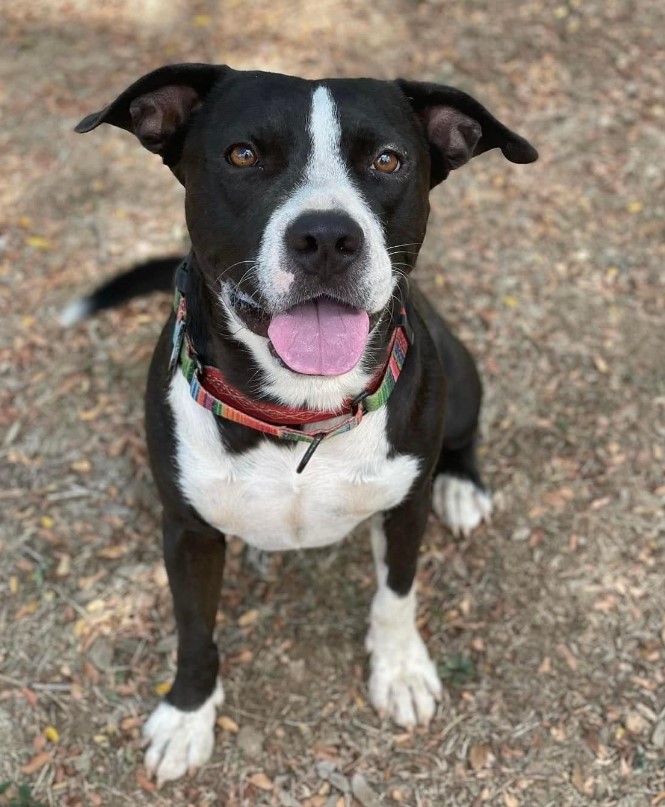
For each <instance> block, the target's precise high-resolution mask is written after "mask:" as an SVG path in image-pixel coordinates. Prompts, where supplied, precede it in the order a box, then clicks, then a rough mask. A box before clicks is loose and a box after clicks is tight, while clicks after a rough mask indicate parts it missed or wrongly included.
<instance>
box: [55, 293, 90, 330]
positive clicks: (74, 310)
mask: <svg viewBox="0 0 665 807" xmlns="http://www.w3.org/2000/svg"><path fill="white" fill-rule="evenodd" d="M91 313H92V303H91V301H90V300H89V299H88V298H87V297H81V298H80V299H78V300H73V301H72V302H71V303H69V305H68V306H67V307H66V308H65V309H64V310H63V311H61V312H60V316H59V317H58V322H59V323H60V325H62V327H63V328H71V327H72V325H76V323H77V322H81V321H82V320H84V319H85V318H86V317H87V316H88V315H89V314H91Z"/></svg>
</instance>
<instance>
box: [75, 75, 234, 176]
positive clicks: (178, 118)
mask: <svg viewBox="0 0 665 807" xmlns="http://www.w3.org/2000/svg"><path fill="white" fill-rule="evenodd" d="M229 71H230V68H228V67H226V66H224V65H212V64H172V65H167V66H166V67H160V68H159V69H157V70H154V71H153V72H152V73H148V74H147V75H145V76H143V77H142V78H140V79H139V80H138V81H135V82H134V83H133V84H132V85H131V86H129V87H128V88H127V89H126V90H125V91H124V92H122V93H120V95H119V96H118V97H117V98H116V99H115V101H113V103H111V104H109V105H108V106H107V107H106V108H105V109H102V110H101V111H100V112H93V114H92V115H87V116H86V117H85V118H83V120H82V121H81V122H80V123H79V124H78V126H77V127H76V128H75V131H76V132H90V131H91V130H92V129H95V128H97V126H99V125H100V124H101V123H109V124H111V126H118V127H119V128H121V129H126V130H127V131H128V132H132V133H133V134H135V135H136V137H137V138H138V139H139V141H140V143H141V145H142V146H145V148H147V149H148V151H152V152H154V153H155V154H161V155H162V157H163V158H164V162H166V163H167V164H172V163H173V162H174V155H173V154H167V152H168V151H169V143H170V141H171V140H172V138H173V136H174V135H175V134H176V132H177V131H178V130H179V129H180V128H181V127H182V125H183V124H184V123H186V122H187V120H188V118H189V116H190V115H191V114H192V112H194V110H196V109H197V108H198V107H199V106H200V105H201V103H202V102H203V100H204V98H205V97H206V95H207V94H208V93H209V92H210V90H211V88H212V87H213V85H214V84H215V83H216V82H217V81H219V80H220V79H221V78H222V76H223V75H224V74H225V73H227V72H229ZM168 157H170V158H171V159H168Z"/></svg>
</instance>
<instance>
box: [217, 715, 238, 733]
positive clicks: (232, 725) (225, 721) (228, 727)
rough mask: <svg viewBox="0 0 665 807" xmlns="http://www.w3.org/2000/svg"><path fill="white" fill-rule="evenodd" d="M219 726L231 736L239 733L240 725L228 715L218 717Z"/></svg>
mask: <svg viewBox="0 0 665 807" xmlns="http://www.w3.org/2000/svg"><path fill="white" fill-rule="evenodd" d="M217 725H218V726H219V727H220V728H221V729H223V730H224V731H228V732H229V733H230V734H237V733H238V724H237V723H236V721H235V720H232V719H231V718H230V717H228V715H221V717H218V718H217Z"/></svg>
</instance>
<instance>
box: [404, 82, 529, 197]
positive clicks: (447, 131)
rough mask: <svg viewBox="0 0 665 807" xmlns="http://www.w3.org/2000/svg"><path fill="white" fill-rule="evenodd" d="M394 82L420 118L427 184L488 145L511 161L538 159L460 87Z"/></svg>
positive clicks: (527, 145) (526, 145)
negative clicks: (429, 169) (428, 155)
mask: <svg viewBox="0 0 665 807" xmlns="http://www.w3.org/2000/svg"><path fill="white" fill-rule="evenodd" d="M396 84H397V86H398V87H399V88H400V89H401V90H402V92H403V93H404V95H406V97H407V99H408V101H409V103H410V104H411V106H412V107H413V110H414V112H415V113H416V115H417V116H418V118H419V119H420V121H421V124H422V126H423V128H424V131H425V136H426V138H427V140H428V142H429V144H430V153H431V157H432V175H431V182H430V187H434V186H435V185H438V184H439V182H442V181H443V180H444V179H445V178H446V177H447V176H448V174H449V173H450V172H451V171H452V170H454V169H455V168H459V167H460V166H462V165H464V164H465V163H467V162H468V161H469V160H470V159H471V158H472V157H477V156H478V155H479V154H482V153H483V152H484V151H489V150H490V149H494V148H500V149H501V151H502V152H503V156H504V157H505V158H506V159H507V160H510V162H513V163H532V162H534V160H537V159H538V152H537V151H536V149H535V148H534V147H533V146H532V145H531V143H529V142H528V141H527V140H525V139H524V138H523V137H521V136H520V135H518V134H516V133H515V132H511V130H510V129H508V127H507V126H504V125H503V123H501V121H498V120H497V119H496V118H495V117H494V116H493V115H492V114H491V113H490V112H488V111H487V110H486V109H485V107H484V106H483V105H482V104H481V103H479V102H478V101H476V99H475V98H472V97H471V96H470V95H467V94H466V93H465V92H462V90H458V89H456V88H455V87H447V86H445V85H443V84H428V83H423V82H419V81H405V80H404V79H397V81H396Z"/></svg>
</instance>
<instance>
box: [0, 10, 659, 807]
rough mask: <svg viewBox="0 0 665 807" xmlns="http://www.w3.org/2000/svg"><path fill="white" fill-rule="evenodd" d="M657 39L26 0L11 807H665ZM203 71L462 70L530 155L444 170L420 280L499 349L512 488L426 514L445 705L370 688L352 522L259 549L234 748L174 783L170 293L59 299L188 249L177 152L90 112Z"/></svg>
mask: <svg viewBox="0 0 665 807" xmlns="http://www.w3.org/2000/svg"><path fill="white" fill-rule="evenodd" d="M663 31H665V5H664V4H663V3H662V0H642V1H641V2H637V0H635V1H634V2H631V0H607V2H605V1H604V0H585V1H584V2H582V0H561V2H557V3H550V2H546V0H530V1H529V2H524V3H508V2H505V3H497V2H490V1H489V0H473V1H470V2H464V3H462V2H457V3H455V2H445V0H432V2H416V0H379V2H377V3H374V4H372V5H370V4H368V3H366V2H363V0H316V1H315V2H314V0H298V1H296V0H259V2H252V3H249V2H244V3H243V2H239V1H238V0H227V1H226V2H222V1H221V0H219V1H218V2H213V0H210V1H209V2H206V0H201V1H200V2H191V3H186V2H185V1H184V0H182V2H181V3H180V4H179V3H178V2H168V0H162V2H160V0H147V1H146V2H144V3H132V2H130V0H109V1H108V2H104V3H93V2H85V0H49V1H47V0H44V2H37V0H32V2H29V1H28V0H26V1H25V2H23V3H22V4H18V3H3V4H2V11H0V37H1V44H2V47H1V51H0V105H1V109H2V126H1V128H0V151H1V153H2V182H1V183H0V210H1V213H0V215H1V216H2V221H1V224H0V305H1V311H2V317H1V318H0V339H1V341H0V372H1V373H2V382H1V409H0V424H1V425H2V432H1V433H0V453H1V456H2V460H3V463H2V468H1V471H0V473H1V474H2V476H1V486H0V503H1V507H2V516H3V517H2V533H1V534H0V637H1V639H0V642H1V643H0V791H2V790H3V786H6V787H4V795H0V804H3V803H4V804H14V805H23V807H29V806H30V805H33V807H34V805H36V804H44V805H45V804H48V805H66V806H67V807H75V805H95V806H96V805H108V806H109V807H115V805H171V804H182V805H192V807H203V806H204V805H208V806H211V805H223V806H224V807H227V805H228V807H235V806H236V805H273V806H275V805H276V806H277V807H298V806H299V805H301V806H302V807H342V805H344V806H345V807H350V805H352V804H353V805H356V806H357V805H359V804H360V805H363V807H374V805H378V804H382V805H390V806H391V807H394V806H395V805H409V807H426V806H428V805H433V806H434V805H436V806H437V807H439V806H440V807H457V806H458V805H459V807H472V806H473V807H477V806H478V805H484V804H487V805H491V806H492V807H493V806H494V805H499V807H564V805H571V806H572V805H587V804H597V805H606V806H608V807H609V805H612V806H614V805H620V807H647V805H658V804H661V803H662V804H665V664H664V659H665V565H664V561H665V557H664V555H665V552H664V548H665V547H664V543H665V541H664V539H665V515H664V507H663V504H664V499H665V474H663V468H664V464H665V463H664V460H665V343H664V342H663V334H664V333H665V294H664V288H663V285H664V284H663V277H664V274H663V269H662V264H663V261H664V260H665V238H664V236H665V224H664V222H665V80H664V77H665V48H664V47H663V38H662V37H663ZM186 60H192V61H208V60H210V61H217V62H228V63H229V64H231V65H232V66H235V67H239V68H249V67H254V68H261V69H269V70H276V71H281V72H290V73H298V74H304V75H306V76H309V77H316V76H320V75H343V76H352V75H363V74H365V75H374V76H378V77H386V78H391V77H395V76H397V75H404V76H409V77H412V78H422V79H429V80H438V81H442V82H445V83H451V84H456V85H458V86H461V87H462V88H464V89H466V90H467V91H469V92H471V93H473V94H474V95H475V96H477V97H478V98H479V99H481V100H482V101H483V102H485V103H486V104H487V105H488V106H490V107H491V108H492V110H493V111H494V112H495V113H496V114H497V115H498V116H499V117H500V118H502V119H504V120H505V121H506V122H507V123H508V124H509V125H510V126H512V127H513V128H515V129H517V130H518V131H519V132H521V133H522V134H524V135H526V136H527V137H528V138H529V139H530V140H531V141H532V142H533V143H534V144H536V145H537V147H538V148H539V150H540V153H541V159H540V160H539V162H537V163H535V164H534V165H531V166H515V165H512V164H510V163H507V162H506V161H504V160H502V159H501V156H500V155H499V154H498V153H495V152H492V153H490V154H486V155H484V156H482V157H481V158H479V159H478V160H475V161H474V163H473V164H471V165H469V166H467V167H465V168H464V169H463V170H462V171H459V172H456V173H455V174H454V175H453V176H451V178H450V179H449V180H448V181H447V182H446V183H445V185H444V186H443V187H440V188H438V189H437V190H436V191H434V193H433V197H432V208H433V211H432V217H431V220H430V227H429V234H428V240H427V242H426V249H425V251H424V253H423V255H422V258H421V261H420V264H419V268H418V272H417V274H418V276H419V277H420V280H421V282H422V284H423V285H424V286H425V287H426V288H427V289H428V290H429V291H430V293H431V294H432V295H433V297H434V298H435V299H436V301H437V304H438V305H439V307H440V309H441V310H442V311H443V312H444V313H445V314H446V316H447V317H448V318H449V320H450V321H451V323H453V325H454V327H455V328H456V330H457V332H458V333H460V334H461V335H462V336H463V338H464V339H465V340H466V341H467V343H468V344H469V345H470V346H471V347H472V349H473V352H474V353H475V355H476V357H477V358H478V362H479V365H480V367H481V368H482V373H483V377H484V381H485V386H486V391H487V392H486V402H487V403H486V409H485V418H484V443H483V447H482V453H483V464H484V472H485V477H486V479H487V481H488V483H489V484H490V485H491V487H492V489H493V491H494V494H495V503H496V517H495V519H494V521H493V524H492V526H491V527H489V528H483V529H482V530H480V531H479V532H477V533H476V534H475V535H474V536H473V537H472V538H470V539H468V540H462V541H454V540H453V539H452V538H451V536H450V535H448V534H446V533H445V532H444V531H443V529H442V528H441V527H440V526H439V525H438V524H437V523H436V522H435V521H434V520H432V522H431V524H430V526H429V530H428V534H427V541H426V546H425V548H424V551H423V554H422V563H421V570H420V575H419V579H420V591H421V596H420V604H421V608H420V614H421V617H420V621H421V627H422V630H423V632H424V634H425V636H426V638H427V641H428V644H429V647H430V649H431V651H432V653H433V655H434V657H435V658H436V659H438V661H439V664H440V670H441V673H442V675H443V676H444V679H445V682H446V693H445V698H444V702H443V704H442V707H441V708H440V710H439V713H438V715H437V717H436V719H435V720H434V722H433V724H432V725H431V727H430V728H429V730H428V731H425V730H418V731H416V733H415V734H413V735H409V734H406V733H404V732H402V731H400V730H398V729H396V728H395V726H393V725H391V724H388V723H381V721H380V720H379V719H378V718H377V716H376V715H375V714H374V712H373V711H372V709H371V707H370V705H369V704H368V702H367V691H366V684H365V680H366V673H367V670H366V658H365V655H364V652H363V641H362V640H363V636H364V632H365V629H366V622H367V613H368V606H369V602H370V599H371V596H372V592H373V585H374V582H373V576H372V569H371V561H370V551H369V546H368V540H367V536H366V534H365V532H364V531H363V530H359V531H358V533H357V534H356V535H354V536H352V537H351V538H350V539H349V540H347V541H346V542H345V543H344V544H343V545H341V546H339V547H336V548H334V549H332V550H326V551H313V552H309V553H305V554H294V555H286V556H281V557H277V556H276V557H274V559H273V561H272V566H271V568H270V570H269V572H268V574H267V575H266V576H265V578H263V579H262V578H261V577H260V576H258V575H257V574H256V572H255V571H253V570H252V569H250V568H248V567H247V566H246V564H245V563H244V562H243V554H242V546H241V545H240V544H239V542H234V543H233V544H232V546H231V558H230V561H229V566H228V572H227V575H226V581H225V586H224V589H223V593H222V598H221V601H220V608H219V639H220V646H221V648H222V672H223V676H224V681H225V686H226V690H227V701H226V703H225V705H224V707H223V709H222V711H221V713H220V715H221V716H220V720H219V727H218V732H217V744H216V748H215V752H214V756H213V758H212V761H211V763H210V764H208V765H207V766H206V767H205V768H204V770H203V771H201V772H200V773H199V774H197V775H196V776H195V777H194V778H192V779H188V780H184V781H182V782H180V783H177V784H174V785H170V786H167V787H165V788H163V789H162V790H161V791H159V792H158V791H155V790H154V786H153V785H152V783H151V782H148V781H147V780H146V778H145V775H144V772H143V770H142V767H141V751H140V744H141V743H140V726H141V724H142V722H143V720H144V718H145V717H146V715H147V714H148V713H149V711H150V710H151V709H152V708H153V707H154V706H155V704H156V703H157V701H158V699H159V694H160V693H163V692H164V691H165V689H167V688H168V683H169V680H170V678H171V676H172V674H173V671H174V660H175V659H174V655H175V653H174V651H175V641H174V636H173V631H174V626H173V619H172V612H171V605H170V598H169V595H168V590H167V585H166V578H165V573H164V571H163V569H162V563H161V556H160V546H159V527H158V524H159V506H158V502H157V497H156V493H155V490H154V487H153V484H152V482H151V479H150V476H149V473H148V470H147V463H146V452H145V448H144V436H143V426H142V394H143V384H144V379H145V375H146V369H147V364H148V360H149V356H150V352H151V350H152V347H153V344H154V342H155V339H156V336H157V333H158V331H159V329H160V325H161V323H162V321H163V319H164V317H165V315H166V312H167V310H168V306H169V301H168V300H167V299H165V298H159V299H158V298H153V299H145V300H141V301H137V302H136V303H135V304H132V305H130V306H127V307H126V308H124V309H122V310H119V311H115V312H112V313H110V314H107V315H104V316H99V317H97V318H95V319H94V320H92V321H89V322H87V323H85V324H83V325H81V326H78V327H77V328H75V329H72V330H69V331H62V330H61V329H60V328H59V326H58V324H57V321H56V316H57V313H58V311H59V310H60V309H61V308H62V307H63V305H64V304H65V303H66V302H67V301H68V300H70V299H71V298H72V297H73V296H76V295H80V294H81V293H83V292H85V291H87V290H89V289H90V288H91V287H92V286H93V285H94V284H95V283H96V282H97V281H99V280H100V279H101V278H104V277H107V276H109V275H110V274H112V273H113V272H115V271H116V270H118V269H119V268H120V267H122V266H125V265H128V264H130V263H131V262H133V261H134V260H136V259H140V258H143V257H146V256H152V255H162V254H166V253H172V252H177V251H178V250H180V249H181V247H182V244H183V242H184V226H183V217H182V212H181V207H182V205H181V202H182V192H181V190H180V189H179V186H178V185H177V183H176V182H175V180H173V178H172V177H171V175H170V174H169V172H168V171H167V170H166V169H164V168H163V167H162V166H161V164H160V162H159V159H158V158H155V157H153V156H151V155H149V154H148V153H147V152H144V151H142V150H141V149H140V147H139V146H138V145H137V144H136V143H135V142H134V140H133V139H132V138H131V137H130V136H129V135H127V134H126V133H123V132H119V131H116V130H111V129H106V130H98V131H97V132H95V133H94V134H91V135H88V136H86V137H81V136H79V135H75V134H73V133H72V127H73V126H74V124H75V123H76V122H77V121H78V120H79V119H80V118H81V117H83V115H85V114H87V113H88V112H91V111H94V110H96V109H98V108H100V107H101V106H102V105H103V104H105V103H106V102H108V101H109V100H110V99H111V98H112V97H114V95H115V94H116V93H117V92H118V91H120V90H121V89H123V88H124V87H125V86H126V85H127V84H129V83H130V82H131V81H133V80H134V79H135V78H137V77H138V76H139V75H141V74H142V73H144V72H146V71H148V70H150V69H152V68H154V67H157V66H159V65H161V64H162V63H165V62H174V61H186ZM278 571H279V574H277V572H278ZM322 577H324V579H325V580H326V585H325V586H322V585H321V584H320V581H321V579H322ZM363 782H364V783H365V785H366V786H365V788H363V787H362V784H363ZM10 783H11V785H10ZM19 787H22V789H21V790H20V792H19V790H18V788H19ZM7 788H8V789H7ZM354 793H355V795H353V794H354Z"/></svg>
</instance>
